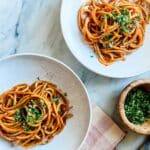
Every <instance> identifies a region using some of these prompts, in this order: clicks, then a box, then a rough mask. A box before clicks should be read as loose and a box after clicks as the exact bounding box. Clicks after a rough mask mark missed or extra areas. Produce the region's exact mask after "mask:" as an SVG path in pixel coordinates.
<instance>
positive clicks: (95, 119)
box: [80, 105, 125, 150]
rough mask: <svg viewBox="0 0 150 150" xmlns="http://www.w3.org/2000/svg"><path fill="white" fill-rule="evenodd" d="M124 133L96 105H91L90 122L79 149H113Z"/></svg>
mask: <svg viewBox="0 0 150 150" xmlns="http://www.w3.org/2000/svg"><path fill="white" fill-rule="evenodd" d="M124 136H125V133H124V132H123V131H122V130H121V129H120V128H119V127H118V126H117V125H116V123H115V122H114V121H113V120H112V119H111V118H110V117H109V116H108V115H106V114H105V113H104V112H103V111H102V110H101V109H100V108H99V107H98V106H96V105H93V106H92V122H91V127H90V130H89V133H88V136H87V138H86V140H85V142H84V143H83V145H82V147H81V149H80V150H113V149H115V148H116V146H117V144H118V143H119V142H120V141H121V140H122V139H123V138H124Z"/></svg>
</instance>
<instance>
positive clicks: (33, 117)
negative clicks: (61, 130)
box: [14, 100, 43, 131]
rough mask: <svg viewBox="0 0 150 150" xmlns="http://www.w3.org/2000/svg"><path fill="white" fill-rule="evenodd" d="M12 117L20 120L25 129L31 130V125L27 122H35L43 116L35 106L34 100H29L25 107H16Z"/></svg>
mask: <svg viewBox="0 0 150 150" xmlns="http://www.w3.org/2000/svg"><path fill="white" fill-rule="evenodd" d="M14 117H15V120H16V121H17V122H20V124H21V126H22V128H23V129H24V130H25V131H30V130H33V127H32V126H29V124H28V123H30V124H36V123H38V122H39V121H40V120H42V118H43V116H42V112H41V111H40V109H39V108H38V107H37V105H36V103H35V102H34V100H30V101H29V102H28V104H27V106H26V107H23V108H21V109H18V110H17V111H16V113H15V116H14Z"/></svg>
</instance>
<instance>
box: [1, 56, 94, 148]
mask: <svg viewBox="0 0 150 150" xmlns="http://www.w3.org/2000/svg"><path fill="white" fill-rule="evenodd" d="M22 56H33V57H41V58H44V59H48V60H52V61H54V62H55V63H57V64H60V65H62V66H63V67H64V68H66V69H67V70H69V71H70V72H71V73H72V74H73V75H74V76H75V78H76V79H77V80H78V81H79V83H80V84H81V86H82V88H83V89H84V91H85V94H86V96H87V102H88V106H89V122H88V127H87V130H86V133H85V136H84V138H83V140H82V141H81V143H80V145H79V146H78V149H77V150H79V149H80V148H81V147H82V145H83V143H84V142H85V140H86V138H87V136H88V133H89V130H90V127H91V122H92V103H91V99H90V96H89V94H88V91H87V89H86V87H85V85H84V84H83V82H82V81H81V79H80V78H79V76H78V75H77V74H76V73H75V72H74V71H73V70H72V69H71V68H70V67H69V66H67V65H66V64H64V63H63V62H62V61H60V60H58V59H56V58H54V57H51V56H47V55H44V54H38V53H20V54H12V55H9V56H5V57H3V58H1V59H0V63H1V62H2V61H6V60H9V59H12V58H15V57H22Z"/></svg>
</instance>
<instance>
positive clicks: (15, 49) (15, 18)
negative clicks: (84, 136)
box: [0, 0, 150, 150]
mask: <svg viewBox="0 0 150 150" xmlns="http://www.w3.org/2000/svg"><path fill="white" fill-rule="evenodd" d="M60 6H61V0H0V57H1V58H2V57H5V56H8V55H12V54H16V53H27V52H30V53H39V54H44V55H47V56H52V57H55V58H57V59H59V60H61V61H63V62H64V63H65V64H67V65H68V66H69V67H71V68H72V69H73V70H74V71H75V72H76V73H77V75H78V76H79V77H80V78H81V80H82V81H83V83H84V84H85V86H86V88H87V90H88V92H89V95H90V97H91V100H92V101H94V102H96V104H97V105H99V106H100V107H101V108H102V109H103V110H104V111H105V112H106V113H107V114H108V115H110V116H111V117H112V118H113V119H114V120H115V121H116V122H117V123H118V124H120V123H119V120H118V117H117V114H116V107H115V105H116V102H117V97H118V95H119V93H120V91H121V90H122V89H123V88H124V87H125V86H126V85H127V84H128V83H129V82H131V81H133V80H136V79H149V78H150V72H147V73H144V74H142V75H140V76H136V77H134V78H128V79H112V78H105V77H102V76H99V75H96V74H95V73H92V72H90V71H89V70H87V69H86V68H84V67H83V66H82V65H81V64H80V63H79V62H78V61H77V60H76V59H75V58H74V57H73V56H72V54H71V52H70V51H69V49H68V48H67V46H66V44H65V42H64V39H63V36H62V33H61V28H60ZM144 139H145V137H144V136H141V135H137V134H135V133H132V132H128V133H127V136H126V138H125V139H124V140H123V141H122V142H121V143H120V144H119V145H118V147H117V149H118V150H126V149H128V150H136V149H137V148H138V147H139V146H140V145H141V144H142V142H143V141H144Z"/></svg>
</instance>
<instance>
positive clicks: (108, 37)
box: [103, 34, 113, 41]
mask: <svg viewBox="0 0 150 150" xmlns="http://www.w3.org/2000/svg"><path fill="white" fill-rule="evenodd" d="M112 37H113V34H109V35H106V36H104V38H103V39H104V40H105V41H108V40H110V39H111V38H112Z"/></svg>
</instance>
